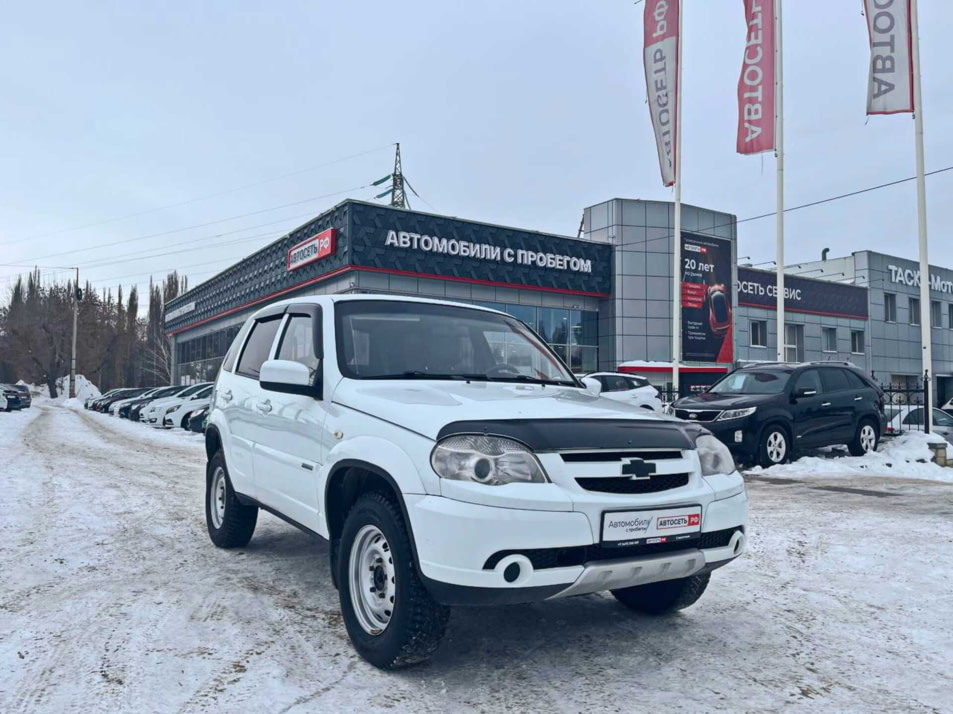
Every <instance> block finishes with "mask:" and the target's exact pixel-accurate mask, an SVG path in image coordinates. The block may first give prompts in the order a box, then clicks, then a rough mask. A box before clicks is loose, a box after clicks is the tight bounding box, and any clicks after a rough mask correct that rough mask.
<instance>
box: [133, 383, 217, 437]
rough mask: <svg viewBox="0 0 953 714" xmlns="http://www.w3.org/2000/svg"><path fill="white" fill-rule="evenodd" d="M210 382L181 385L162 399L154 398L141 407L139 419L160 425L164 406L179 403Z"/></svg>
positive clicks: (145, 422)
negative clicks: (173, 392) (177, 389)
mask: <svg viewBox="0 0 953 714" xmlns="http://www.w3.org/2000/svg"><path fill="white" fill-rule="evenodd" d="M210 385H211V382H203V383H202V384H192V385H190V386H186V387H182V388H181V389H180V390H179V391H178V392H176V393H175V394H171V395H169V396H168V397H163V398H162V399H155V400H153V401H151V402H149V404H148V405H147V406H145V407H143V408H142V411H141V412H139V421H141V422H143V423H144V424H148V425H149V426H154V427H161V426H162V416H163V415H164V414H165V408H166V407H168V406H170V405H171V404H173V403H175V404H180V403H181V401H178V400H182V399H186V398H188V397H191V396H192V395H193V394H195V393H197V392H200V391H202V390H203V389H205V388H206V387H208V386H210Z"/></svg>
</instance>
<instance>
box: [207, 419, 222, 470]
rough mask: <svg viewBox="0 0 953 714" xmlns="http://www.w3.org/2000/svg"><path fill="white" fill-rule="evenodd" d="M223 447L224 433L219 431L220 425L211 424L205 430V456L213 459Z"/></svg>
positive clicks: (209, 459)
mask: <svg viewBox="0 0 953 714" xmlns="http://www.w3.org/2000/svg"><path fill="white" fill-rule="evenodd" d="M222 448H223V447H222V434H221V432H219V430H218V427H217V426H214V425H212V424H209V426H208V428H207V429H206V430H205V457H206V459H207V460H208V461H211V460H212V457H213V456H215V454H216V453H217V452H218V451H219V450H221V449H222Z"/></svg>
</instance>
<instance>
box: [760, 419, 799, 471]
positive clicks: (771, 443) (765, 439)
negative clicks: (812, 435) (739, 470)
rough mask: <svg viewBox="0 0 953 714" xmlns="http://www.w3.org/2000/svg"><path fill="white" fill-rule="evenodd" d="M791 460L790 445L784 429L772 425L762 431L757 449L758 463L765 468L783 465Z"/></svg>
mask: <svg viewBox="0 0 953 714" xmlns="http://www.w3.org/2000/svg"><path fill="white" fill-rule="evenodd" d="M790 458H791V444H790V441H789V439H788V432H787V430H786V429H784V427H781V426H777V425H773V426H769V427H768V428H766V429H765V430H764V433H763V434H762V435H761V443H760V446H759V448H758V463H759V464H760V465H761V466H764V467H765V468H769V467H771V466H777V465H778V464H783V463H784V462H786V461H787V460H788V459H790Z"/></svg>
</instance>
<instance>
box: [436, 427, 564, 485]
mask: <svg viewBox="0 0 953 714" xmlns="http://www.w3.org/2000/svg"><path fill="white" fill-rule="evenodd" d="M430 463H431V465H432V466H433V470H434V471H435V472H436V473H437V475H438V476H440V477H441V478H446V479H452V480H454V481H473V482H474V483H482V484H485V485H487V486H502V485H504V484H507V483H546V482H548V481H549V479H548V478H546V474H545V473H544V472H543V467H542V466H541V465H540V463H539V461H538V460H537V459H536V457H535V456H534V455H533V452H532V451H530V450H529V449H528V448H526V447H525V446H523V445H522V444H521V443H519V442H518V441H513V440H512V439H503V438H500V437H496V436H478V435H466V436H451V437H448V438H446V439H444V440H443V441H441V442H440V443H438V444H437V445H436V446H435V447H434V450H433V453H432V454H431V455H430Z"/></svg>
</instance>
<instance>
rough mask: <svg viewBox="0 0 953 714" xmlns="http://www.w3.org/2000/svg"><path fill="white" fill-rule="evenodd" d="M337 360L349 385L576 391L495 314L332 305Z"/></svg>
mask: <svg viewBox="0 0 953 714" xmlns="http://www.w3.org/2000/svg"><path fill="white" fill-rule="evenodd" d="M335 319H336V321H337V329H336V332H337V355H338V365H339V367H340V369H341V373H342V374H343V375H344V376H345V377H349V378H351V379H466V380H474V381H494V382H496V381H500V382H536V383H541V384H566V385H572V386H578V383H577V382H576V380H575V378H574V377H573V376H572V374H571V373H570V372H569V370H568V369H567V368H566V367H565V366H564V365H563V364H562V362H560V360H559V358H558V357H556V355H555V354H554V353H553V352H552V350H550V349H549V347H547V346H546V345H545V344H544V343H543V342H542V341H541V340H540V339H539V337H537V336H536V335H535V334H534V333H533V332H532V331H531V330H530V329H529V328H528V327H527V326H526V325H524V324H523V323H522V322H520V321H519V320H516V319H515V318H512V317H510V316H508V315H502V314H498V313H494V312H486V311H483V310H477V309H470V308H466V307H454V306H451V305H434V304H429V303H415V302H402V301H396V300H387V301H385V300H352V301H346V302H339V303H337V304H336V305H335Z"/></svg>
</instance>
